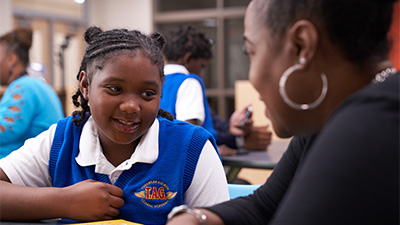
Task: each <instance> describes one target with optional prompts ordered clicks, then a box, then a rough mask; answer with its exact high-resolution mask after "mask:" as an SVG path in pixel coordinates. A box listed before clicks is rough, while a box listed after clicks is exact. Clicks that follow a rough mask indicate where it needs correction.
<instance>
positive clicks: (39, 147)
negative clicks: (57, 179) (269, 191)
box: [0, 117, 229, 207]
mask: <svg viewBox="0 0 400 225" xmlns="http://www.w3.org/2000/svg"><path fill="white" fill-rule="evenodd" d="M56 126H57V125H56V124H54V125H52V126H51V127H50V128H49V129H48V130H47V131H44V132H43V133H41V134H39V135H38V136H37V137H35V138H31V139H28V140H27V141H26V142H25V144H24V145H23V146H22V147H21V148H20V149H18V150H16V151H14V152H12V153H11V154H10V155H8V156H7V157H5V158H3V159H1V160H0V168H1V169H2V170H3V171H4V173H5V174H6V175H7V177H8V178H9V179H10V181H11V182H12V183H13V184H17V185H22V186H29V187H51V178H50V174H49V169H48V167H49V156H50V149H51V145H52V142H53V137H54V133H55V130H56ZM158 135H159V122H158V120H157V119H156V120H154V123H153V124H152V126H151V127H150V129H149V131H148V132H147V133H146V134H145V135H144V136H143V137H142V139H141V140H140V143H139V144H138V146H137V147H136V149H135V152H134V153H133V154H132V156H131V157H130V158H129V159H127V160H126V161H125V162H123V163H121V164H120V165H119V166H117V167H115V166H113V165H112V164H111V163H110V162H109V161H108V160H107V159H106V157H105V156H104V154H103V150H102V148H101V145H100V140H99V138H98V132H97V127H96V125H95V122H94V120H93V118H92V117H90V118H89V119H88V121H87V122H86V123H85V125H84V127H83V129H82V134H81V139H80V143H79V154H78V156H77V157H76V158H75V160H76V162H77V163H78V164H79V165H80V166H90V165H95V172H96V173H102V174H106V175H108V177H109V178H110V181H111V182H112V183H114V182H115V181H116V180H117V178H118V177H119V175H120V174H121V173H122V172H123V171H124V170H128V169H130V168H131V167H132V165H133V164H135V163H138V162H141V163H154V162H155V161H156V160H157V158H158ZM228 199H229V193H228V188H227V181H226V176H225V172H224V169H223V167H222V163H221V160H220V159H219V157H218V155H217V153H216V150H215V149H214V147H213V145H212V144H211V142H209V141H207V142H206V144H205V145H204V147H203V150H202V153H201V154H200V158H199V161H198V164H197V166H196V170H195V173H194V176H193V180H192V183H191V185H190V186H189V188H188V190H187V191H186V192H185V194H184V203H185V204H187V205H189V206H191V207H205V206H210V205H214V204H217V203H220V202H223V201H226V200H228Z"/></svg>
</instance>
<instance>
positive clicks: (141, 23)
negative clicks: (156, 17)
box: [88, 0, 153, 33]
mask: <svg viewBox="0 0 400 225" xmlns="http://www.w3.org/2000/svg"><path fill="white" fill-rule="evenodd" d="M88 8H89V12H88V13H89V17H88V20H89V21H88V22H89V26H91V25H95V26H100V27H101V28H103V29H111V28H127V29H136V30H140V31H142V32H144V33H150V32H151V31H152V26H153V25H152V24H153V11H152V1H149V0H145V1H143V0H118V1H109V0H89V1H88Z"/></svg>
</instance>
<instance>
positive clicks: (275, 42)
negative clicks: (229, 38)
mask: <svg viewBox="0 0 400 225" xmlns="http://www.w3.org/2000/svg"><path fill="white" fill-rule="evenodd" d="M395 2H397V3H395ZM395 4H397V6H399V5H398V4H399V2H398V0H252V1H251V2H250V3H249V6H248V7H247V10H246V14H245V18H244V28H245V29H244V43H245V47H246V50H247V53H248V55H249V57H250V69H249V75H248V76H249V80H250V82H251V83H252V85H253V86H254V88H255V89H256V90H257V91H258V92H259V94H260V98H261V100H262V101H263V102H264V103H265V105H266V106H267V107H266V114H267V115H268V116H269V118H270V119H271V122H272V125H273V128H274V130H275V132H276V133H277V135H278V136H280V137H282V138H285V137H290V136H292V135H294V137H293V138H292V140H291V143H290V145H289V147H288V149H287V151H286V152H285V154H284V155H283V156H282V158H281V160H280V161H279V163H278V165H277V166H276V167H275V168H274V171H273V173H272V174H271V176H270V177H269V178H268V180H267V181H266V183H265V184H263V185H262V186H261V187H260V188H258V189H257V190H255V191H254V193H253V194H251V195H249V196H246V197H241V198H236V199H232V200H230V201H227V202H223V203H221V204H217V205H215V206H212V207H208V208H203V209H198V211H197V212H200V213H203V214H204V215H203V217H201V220H199V219H198V218H200V217H198V218H196V217H194V216H193V215H192V214H189V213H182V212H181V213H180V214H178V215H176V216H173V215H174V214H171V216H170V218H172V219H171V220H170V221H169V223H168V225H177V224H182V225H188V224H205V223H208V224H209V225H222V224H226V225H235V224H237V225H242V224H246V225H247V224H260V225H261V224H263V225H265V224H270V225H278V224H279V225H322V224H329V225H343V224H352V225H353V224H357V225H361V224H362V225H366V224H371V225H376V224H396V225H398V224H400V223H399V212H400V211H399V206H400V204H399V137H400V135H399V132H400V129H399V123H400V121H399V119H400V118H399V115H400V112H399V104H400V94H399V88H400V73H399V72H396V69H395V68H394V67H393V64H392V62H391V61H390V60H389V59H388V52H389V49H390V44H389V43H390V42H389V40H388V34H387V33H388V30H389V27H390V25H391V21H392V15H393V7H394V5H395ZM204 221H206V222H204Z"/></svg>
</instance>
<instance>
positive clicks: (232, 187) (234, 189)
mask: <svg viewBox="0 0 400 225" xmlns="http://www.w3.org/2000/svg"><path fill="white" fill-rule="evenodd" d="M260 186H261V185H256V184H228V190H229V197H230V199H234V198H237V197H242V196H247V195H249V194H253V192H254V190H256V189H257V188H259V187H260Z"/></svg>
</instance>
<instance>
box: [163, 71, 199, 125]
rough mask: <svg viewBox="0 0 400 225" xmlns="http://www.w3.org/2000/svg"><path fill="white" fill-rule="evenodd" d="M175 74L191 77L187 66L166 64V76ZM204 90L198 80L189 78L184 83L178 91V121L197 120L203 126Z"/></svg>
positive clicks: (176, 110)
mask: <svg viewBox="0 0 400 225" xmlns="http://www.w3.org/2000/svg"><path fill="white" fill-rule="evenodd" d="M174 73H182V74H186V75H189V71H188V70H187V69H186V67H185V66H182V65H179V64H166V65H165V66H164V74H165V76H168V75H170V74H174ZM203 101H204V99H203V89H202V88H201V84H200V82H199V81H198V80H196V79H194V78H188V79H186V80H185V81H183V82H182V84H181V86H180V87H179V89H178V93H177V97H176V104H175V112H176V117H175V118H176V119H177V120H182V121H186V120H191V119H197V120H199V121H201V124H203V122H204V119H205V112H204V111H205V110H204V102H203Z"/></svg>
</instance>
